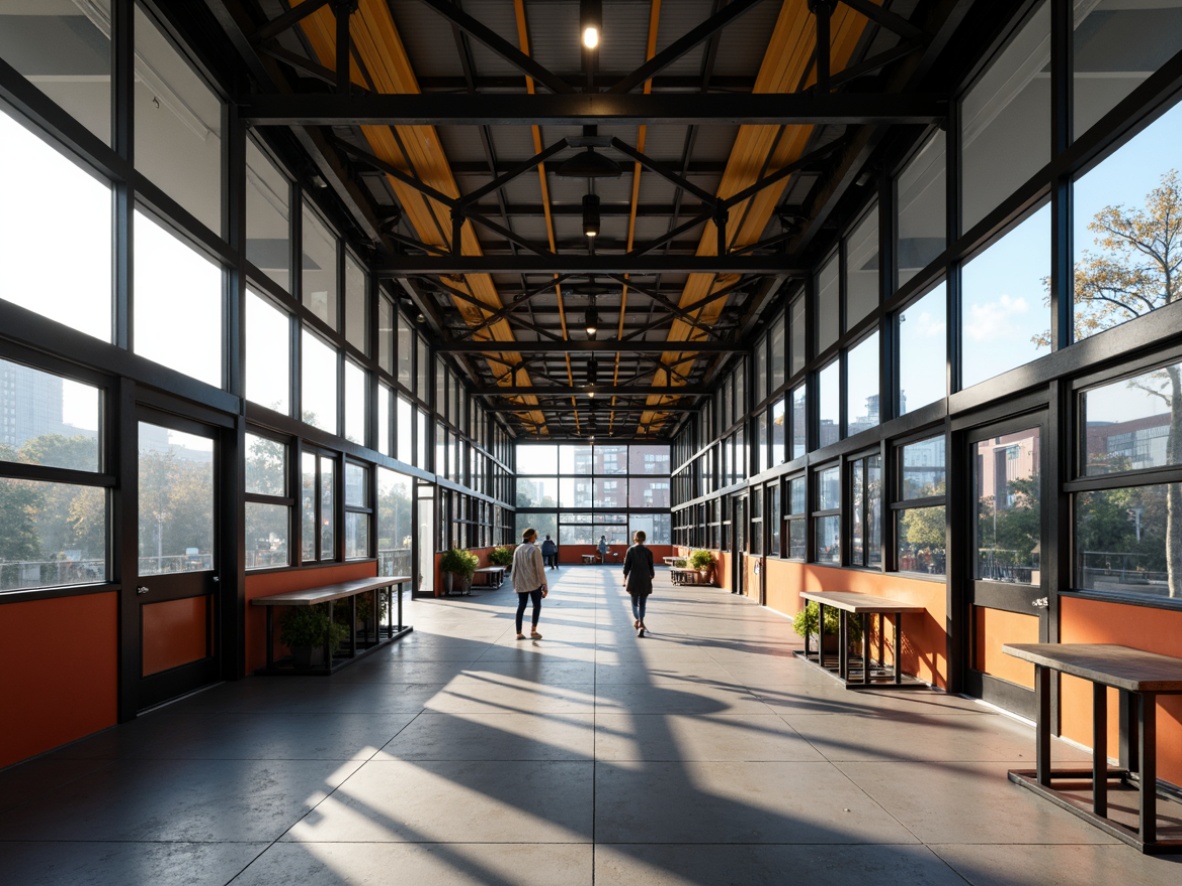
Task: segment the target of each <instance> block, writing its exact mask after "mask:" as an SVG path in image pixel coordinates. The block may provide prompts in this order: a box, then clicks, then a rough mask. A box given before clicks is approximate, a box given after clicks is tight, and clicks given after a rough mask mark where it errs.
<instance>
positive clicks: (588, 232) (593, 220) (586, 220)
mask: <svg viewBox="0 0 1182 886" xmlns="http://www.w3.org/2000/svg"><path fill="white" fill-rule="evenodd" d="M583 234H584V236H587V237H597V236H599V198H598V197H597V196H596V195H594V194H586V195H585V196H584V197H583Z"/></svg>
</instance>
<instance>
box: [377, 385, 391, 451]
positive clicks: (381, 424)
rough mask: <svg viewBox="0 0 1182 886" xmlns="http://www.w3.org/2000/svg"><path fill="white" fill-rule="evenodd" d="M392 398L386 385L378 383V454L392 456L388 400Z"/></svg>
mask: <svg viewBox="0 0 1182 886" xmlns="http://www.w3.org/2000/svg"><path fill="white" fill-rule="evenodd" d="M392 396H394V394H393V391H391V390H390V388H389V386H388V385H385V384H382V383H381V382H379V383H378V415H377V422H378V452H380V453H382V455H389V456H393V455H394V453H393V452H392V451H391V450H390V398H391V397H392Z"/></svg>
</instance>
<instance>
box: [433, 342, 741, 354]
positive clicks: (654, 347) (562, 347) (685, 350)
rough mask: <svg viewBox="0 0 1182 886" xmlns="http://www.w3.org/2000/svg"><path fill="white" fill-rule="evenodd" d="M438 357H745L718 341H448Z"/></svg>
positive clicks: (733, 346)
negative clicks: (591, 353)
mask: <svg viewBox="0 0 1182 886" xmlns="http://www.w3.org/2000/svg"><path fill="white" fill-rule="evenodd" d="M435 350H436V352H438V353H440V354H472V353H476V354H483V353H489V354H501V353H505V354H538V353H546V354H563V353H567V352H568V351H602V352H603V353H605V354H664V353H667V352H668V353H673V354H745V353H746V352H747V349H746V348H744V347H743V346H742V345H741V344H732V343H729V342H717V341H678V342H671V341H667V340H663V341H594V340H592V339H581V340H574V341H449V342H443V343H442V344H440V345H439V346H438V347H436V349H435Z"/></svg>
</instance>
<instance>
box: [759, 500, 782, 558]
mask: <svg viewBox="0 0 1182 886" xmlns="http://www.w3.org/2000/svg"><path fill="white" fill-rule="evenodd" d="M765 501H766V503H767V511H766V512H765V515H764V520H763V522H764V525H765V526H767V532H768V536H767V537H768V551H767V552H768V554H769V555H770V556H772V557H779V556H780V529H781V519H782V515H781V513H780V484H779V483H769V484H768V486H767V496H766V498H765Z"/></svg>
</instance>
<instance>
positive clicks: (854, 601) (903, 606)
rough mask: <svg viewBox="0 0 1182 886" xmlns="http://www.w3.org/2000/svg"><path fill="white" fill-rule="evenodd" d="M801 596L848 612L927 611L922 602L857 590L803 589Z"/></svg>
mask: <svg viewBox="0 0 1182 886" xmlns="http://www.w3.org/2000/svg"><path fill="white" fill-rule="evenodd" d="M800 596H801V597H802V598H803V599H805V600H812V601H813V602H814V603H824V604H825V605H826V606H832V607H833V608H834V609H844V610H845V611H846V612H874V613H878V612H927V607H926V606H924V605H923V604H922V603H904V602H902V601H901V600H889V599H887V598H886V597H872V596H870V595H869V594H859V593H857V592H856V591H801V592H800Z"/></svg>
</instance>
